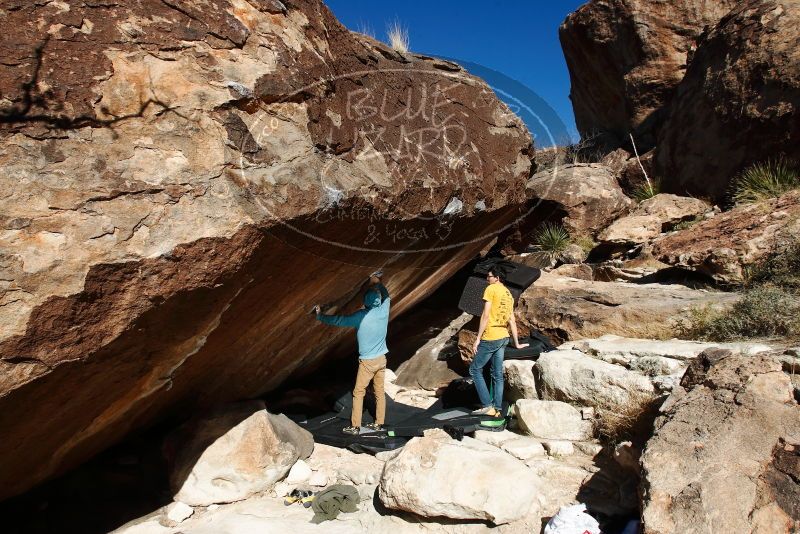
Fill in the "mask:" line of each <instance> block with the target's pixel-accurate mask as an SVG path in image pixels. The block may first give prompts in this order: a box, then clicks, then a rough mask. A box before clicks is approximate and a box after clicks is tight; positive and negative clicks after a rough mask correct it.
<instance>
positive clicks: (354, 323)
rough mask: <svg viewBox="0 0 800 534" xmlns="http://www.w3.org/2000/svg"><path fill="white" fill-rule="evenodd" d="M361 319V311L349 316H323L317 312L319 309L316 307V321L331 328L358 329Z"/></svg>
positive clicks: (362, 313)
mask: <svg viewBox="0 0 800 534" xmlns="http://www.w3.org/2000/svg"><path fill="white" fill-rule="evenodd" d="M363 317H364V312H362V311H361V310H359V311H357V312H355V313H351V314H350V315H323V314H322V313H320V312H319V307H317V320H318V321H319V322H321V323H325V324H329V325H331V326H341V327H344V328H358V325H360V324H361V319H362V318H363Z"/></svg>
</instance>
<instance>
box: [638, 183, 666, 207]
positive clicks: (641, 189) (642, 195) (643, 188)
mask: <svg viewBox="0 0 800 534" xmlns="http://www.w3.org/2000/svg"><path fill="white" fill-rule="evenodd" d="M660 192H661V187H660V186H659V184H658V182H650V181H647V182H644V183H642V184H640V185H639V186H638V187H637V188H636V189H634V190H633V193H632V196H633V199H634V200H635V201H636V202H644V201H645V200H647V199H648V198H653V197H654V196H656V195H657V194H659V193H660Z"/></svg>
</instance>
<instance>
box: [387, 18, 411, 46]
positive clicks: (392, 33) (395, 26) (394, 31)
mask: <svg viewBox="0 0 800 534" xmlns="http://www.w3.org/2000/svg"><path fill="white" fill-rule="evenodd" d="M386 35H387V36H388V37H389V46H391V47H392V49H393V50H396V51H398V52H402V53H403V54H406V53H408V44H409V41H408V28H405V27H404V26H403V25H402V24H400V21H394V22H392V23H391V24H389V27H388V28H386Z"/></svg>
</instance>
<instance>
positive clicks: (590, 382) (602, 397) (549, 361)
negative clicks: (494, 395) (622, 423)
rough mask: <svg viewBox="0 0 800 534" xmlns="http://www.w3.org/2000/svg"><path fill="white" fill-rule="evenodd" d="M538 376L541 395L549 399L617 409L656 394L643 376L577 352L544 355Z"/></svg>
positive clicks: (540, 358) (558, 351)
mask: <svg viewBox="0 0 800 534" xmlns="http://www.w3.org/2000/svg"><path fill="white" fill-rule="evenodd" d="M536 373H537V382H538V384H539V395H540V397H541V398H542V399H546V400H554V401H564V402H572V403H576V404H579V405H581V406H596V407H600V408H605V409H615V408H622V407H625V406H626V405H628V404H631V402H632V401H634V400H637V399H640V398H643V397H648V396H653V395H654V388H653V385H652V383H651V382H650V380H649V379H648V378H647V377H646V376H644V375H643V374H641V373H638V372H636V371H629V370H628V369H626V368H625V367H622V366H620V365H615V364H612V363H608V362H604V361H601V360H598V359H595V358H592V357H591V356H587V355H586V354H584V353H582V352H580V351H577V350H569V349H566V350H560V349H559V350H555V351H551V352H547V353H545V354H542V355H541V356H540V357H539V360H538V361H537V362H536Z"/></svg>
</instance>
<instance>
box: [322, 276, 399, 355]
mask: <svg viewBox="0 0 800 534" xmlns="http://www.w3.org/2000/svg"><path fill="white" fill-rule="evenodd" d="M375 289H377V291H376V290H375ZM389 306H390V299H389V292H388V291H387V290H386V287H384V285H383V284H378V285H376V286H375V288H374V289H370V290H369V291H367V292H366V293H365V294H364V309H362V310H358V311H357V312H355V313H352V314H350V315H322V314H317V319H318V320H319V321H321V322H323V323H325V324H329V325H333V326H341V327H345V328H355V329H356V339H357V340H358V357H359V358H360V359H362V360H372V359H373V358H377V357H378V356H382V355H384V354H386V353H387V352H389V349H388V348H387V347H386V330H387V328H388V326H389Z"/></svg>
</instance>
